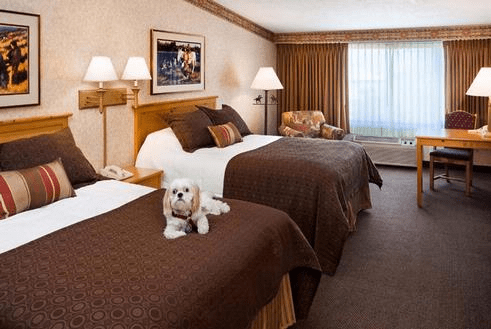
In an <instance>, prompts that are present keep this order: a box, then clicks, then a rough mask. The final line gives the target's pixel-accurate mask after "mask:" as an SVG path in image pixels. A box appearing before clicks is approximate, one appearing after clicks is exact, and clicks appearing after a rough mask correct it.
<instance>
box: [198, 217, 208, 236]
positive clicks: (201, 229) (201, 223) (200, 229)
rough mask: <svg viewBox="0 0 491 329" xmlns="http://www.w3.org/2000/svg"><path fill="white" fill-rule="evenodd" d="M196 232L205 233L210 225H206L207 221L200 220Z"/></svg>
mask: <svg viewBox="0 0 491 329" xmlns="http://www.w3.org/2000/svg"><path fill="white" fill-rule="evenodd" d="M197 226H198V233H199V234H206V233H208V231H209V230H210V227H209V225H208V221H205V220H201V221H199V222H198V225H197Z"/></svg>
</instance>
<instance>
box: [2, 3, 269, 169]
mask: <svg viewBox="0 0 491 329" xmlns="http://www.w3.org/2000/svg"><path fill="white" fill-rule="evenodd" d="M0 8H1V9H4V10H11V11H19V12H27V13H34V14H39V15H41V51H40V54H41V68H40V72H41V105H40V106H33V107H20V108H7V109H0V120H8V119H16V118H25V117H31V116H44V115H50V114H56V113H63V112H71V113H73V116H72V118H71V119H70V127H71V129H72V131H73V134H74V136H75V139H76V141H77V144H78V145H79V147H80V148H81V149H82V151H83V152H84V153H85V155H86V156H87V158H88V159H89V160H90V162H91V163H92V164H93V165H94V166H95V167H96V169H99V168H101V167H102V158H103V154H102V152H103V146H102V141H103V133H102V116H101V115H100V114H99V111H98V110H97V109H88V110H79V109H78V90H81V89H95V88H96V87H97V85H96V84H91V83H87V82H84V81H82V79H83V76H84V74H85V71H86V69H87V67H88V65H89V62H90V59H91V58H92V56H96V55H104V56H109V57H110V58H111V59H112V62H113V65H114V67H115V69H116V72H117V74H118V75H119V76H121V74H122V73H123V69H124V66H125V64H126V61H127V59H128V57H129V56H143V57H144V58H145V59H146V61H147V64H148V65H149V64H150V29H159V30H164V31H171V32H179V33H189V34H198V35H202V36H204V37H205V56H206V57H205V65H206V71H205V90H204V91H199V92H186V93H172V94H164V95H150V86H149V83H148V82H145V83H140V84H141V87H142V90H141V91H140V103H146V102H155V101H159V100H166V99H181V98H190V97H196V96H205V95H217V96H219V100H218V101H219V103H220V104H222V103H226V104H229V105H231V106H233V107H234V108H235V109H236V110H237V111H238V112H239V113H240V114H241V115H242V117H243V118H244V120H245V121H246V122H247V124H248V125H249V126H250V128H251V130H252V131H253V132H257V133H261V132H262V131H263V115H264V113H263V112H264V108H263V107H261V106H254V105H252V104H253V102H252V99H253V98H254V97H256V96H257V95H258V91H256V90H252V89H250V85H251V82H252V80H253V79H254V76H255V74H256V72H257V70H258V69H259V67H260V66H274V65H275V63H276V50H275V45H274V44H273V43H272V42H270V41H268V40H266V39H263V38H261V37H259V36H257V35H255V34H253V33H251V32H248V31H246V30H244V29H242V28H240V27H238V26H236V25H234V24H231V23H229V22H227V21H225V20H223V19H220V18H218V17H216V16H214V15H212V14H210V13H208V12H206V11H203V10H202V9H199V8H197V7H195V6H193V5H191V4H190V3H188V2H186V1H181V0H145V1H143V0H134V1H126V0H105V1H95V0H83V1H80V0H54V1H53V0H13V1H9V0H2V1H1V3H0ZM105 86H106V87H127V88H130V86H131V84H130V83H129V82H126V81H114V82H110V83H106V84H105ZM128 91H130V90H129V89H128ZM220 104H219V105H220ZM274 110H275V109H274V107H271V113H270V114H269V117H268V118H269V121H270V122H269V124H270V125H269V127H268V130H269V131H275V129H276V127H275V122H276V119H275V118H276V115H275V113H274ZM107 115H108V127H107V129H108V158H107V160H108V163H110V164H117V165H121V166H123V165H127V164H132V161H133V113H132V109H131V102H130V103H129V104H128V105H126V106H113V107H108V108H107Z"/></svg>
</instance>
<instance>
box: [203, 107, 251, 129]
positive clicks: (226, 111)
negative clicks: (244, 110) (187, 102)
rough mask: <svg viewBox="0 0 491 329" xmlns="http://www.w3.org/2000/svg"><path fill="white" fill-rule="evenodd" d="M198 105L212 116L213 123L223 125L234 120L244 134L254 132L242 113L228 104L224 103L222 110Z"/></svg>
mask: <svg viewBox="0 0 491 329" xmlns="http://www.w3.org/2000/svg"><path fill="white" fill-rule="evenodd" d="M197 107H198V108H199V109H200V110H201V111H202V112H203V113H205V114H206V115H207V116H208V117H209V118H210V120H211V122H213V125H223V124H226V123H228V122H232V123H233V124H234V125H235V126H236V127H237V129H238V130H239V132H240V134H241V135H242V136H247V135H250V134H252V132H251V131H250V130H249V127H248V126H247V124H246V123H245V122H244V120H243V119H242V117H241V116H240V114H239V113H237V111H235V110H234V109H233V108H232V107H230V106H228V105H226V104H223V105H222V109H221V110H214V109H210V108H208V107H206V106H197Z"/></svg>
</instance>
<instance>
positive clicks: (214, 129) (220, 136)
mask: <svg viewBox="0 0 491 329" xmlns="http://www.w3.org/2000/svg"><path fill="white" fill-rule="evenodd" d="M208 130H209V131H210V133H211V136H212V137H213V140H214V141H215V144H216V146H218V147H225V146H229V145H232V144H234V143H238V142H242V136H241V135H240V132H239V130H238V129H237V127H236V126H235V125H234V124H233V123H232V122H228V123H226V124H223V125H217V126H208Z"/></svg>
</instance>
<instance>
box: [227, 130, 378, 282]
mask: <svg viewBox="0 0 491 329" xmlns="http://www.w3.org/2000/svg"><path fill="white" fill-rule="evenodd" d="M369 182H372V183H375V184H377V185H378V186H379V187H381V186H382V179H381V177H380V175H379V173H378V171H377V169H376V167H375V166H374V165H373V163H372V161H371V159H370V157H369V156H368V155H367V154H366V153H365V150H364V149H363V147H362V146H361V145H359V144H356V143H352V142H347V141H330V140H324V139H310V138H281V139H279V140H278V141H275V142H273V143H271V144H268V145H266V146H263V147H261V148H259V149H256V150H253V151H249V152H246V153H242V154H239V155H237V156H235V157H234V158H232V159H231V160H230V161H229V163H228V165H227V169H226V171H225V181H224V190H223V195H224V196H225V197H227V198H234V199H240V200H247V201H251V202H255V203H260V204H264V205H268V206H271V207H274V208H277V209H280V210H283V211H285V212H286V213H288V214H289V215H290V217H291V218H292V219H293V220H294V221H295V222H296V223H297V225H298V226H299V227H300V229H301V230H302V232H303V233H304V235H305V237H306V238H307V240H309V242H310V244H311V245H312V246H313V248H314V250H315V252H316V253H317V257H318V259H319V262H320V264H321V267H322V271H323V272H324V273H328V274H334V273H335V271H336V268H337V266H338V263H339V260H340V258H341V253H342V250H343V245H344V242H345V241H346V239H347V237H348V235H349V233H350V232H351V231H353V230H354V229H355V225H356V216H357V214H358V212H359V211H360V210H362V209H369V208H371V201H370V189H369V186H368V183H369Z"/></svg>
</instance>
